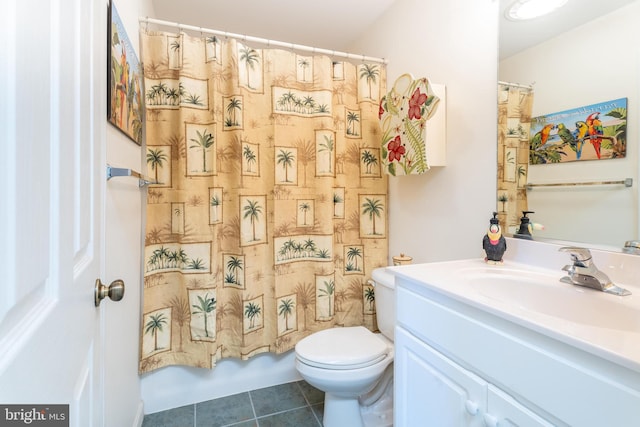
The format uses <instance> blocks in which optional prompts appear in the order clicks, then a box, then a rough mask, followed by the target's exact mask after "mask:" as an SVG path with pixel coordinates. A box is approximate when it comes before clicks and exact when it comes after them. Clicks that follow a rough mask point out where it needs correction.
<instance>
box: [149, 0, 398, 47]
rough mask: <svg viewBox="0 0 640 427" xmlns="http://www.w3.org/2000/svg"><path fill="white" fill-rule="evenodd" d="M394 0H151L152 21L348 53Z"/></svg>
mask: <svg viewBox="0 0 640 427" xmlns="http://www.w3.org/2000/svg"><path fill="white" fill-rule="evenodd" d="M394 1H395V0H314V1H309V0H152V2H153V5H154V9H155V12H156V18H158V19H162V20H166V21H172V22H179V23H182V24H189V25H195V26H197V27H203V28H210V29H213V30H220V31H227V32H230V33H237V34H244V35H249V36H254V37H261V38H265V39H270V40H277V41H281V42H286V43H296V44H302V45H307V46H313V47H318V48H323V49H330V50H346V49H347V48H348V47H349V46H350V45H351V44H352V43H353V41H354V40H357V39H358V38H360V36H361V35H362V34H363V33H364V32H365V30H366V29H367V28H368V27H369V26H370V25H371V24H372V23H373V22H375V21H376V20H377V19H378V18H379V17H380V15H382V13H383V12H384V11H385V10H387V9H388V8H389V6H391V5H392V4H393V2H394Z"/></svg>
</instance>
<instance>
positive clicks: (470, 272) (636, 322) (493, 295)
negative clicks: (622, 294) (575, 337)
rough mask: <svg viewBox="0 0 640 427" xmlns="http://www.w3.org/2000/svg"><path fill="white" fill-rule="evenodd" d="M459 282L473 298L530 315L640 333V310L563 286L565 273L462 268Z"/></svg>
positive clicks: (596, 293)
mask: <svg viewBox="0 0 640 427" xmlns="http://www.w3.org/2000/svg"><path fill="white" fill-rule="evenodd" d="M454 276H456V280H460V281H462V282H467V283H468V284H469V286H472V287H473V290H474V292H473V293H474V294H477V295H478V296H481V297H482V298H485V299H487V300H490V301H495V302H498V303H500V304H508V305H511V306H512V307H513V308H517V309H521V310H526V311H529V312H531V313H537V314H543V315H547V316H552V317H555V318H558V319H562V320H565V321H570V322H574V323H579V324H584V325H589V326H593V327H598V328H607V329H619V330H628V331H635V332H640V308H638V307H633V306H627V305H625V303H624V302H625V301H624V300H623V299H620V298H619V297H615V296H613V295H609V294H604V293H603V292H600V291H597V290H593V289H589V288H584V287H579V286H575V285H570V284H566V283H563V282H560V278H561V277H562V276H563V274H562V272H558V273H552V272H548V273H547V272H540V271H534V270H531V269H527V268H525V267H520V268H513V267H509V266H504V265H499V266H479V267H475V268H462V269H459V270H457V271H456V272H455V273H454Z"/></svg>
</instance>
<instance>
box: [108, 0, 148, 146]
mask: <svg viewBox="0 0 640 427" xmlns="http://www.w3.org/2000/svg"><path fill="white" fill-rule="evenodd" d="M107 28H108V29H109V34H108V42H109V49H108V54H107V73H108V75H107V81H108V89H107V118H108V120H109V123H111V124H113V125H114V126H115V127H117V128H118V129H120V130H121V131H122V132H123V133H124V134H125V135H127V136H128V137H129V138H131V139H132V140H133V141H134V142H135V143H136V144H138V145H142V125H143V119H144V102H143V101H144V100H143V99H142V94H143V93H144V91H143V88H142V78H143V75H142V67H141V66H140V61H138V57H137V56H136V53H135V51H134V49H133V45H132V44H131V41H130V40H129V37H128V36H127V32H126V31H125V29H124V25H122V21H121V20H120V16H119V15H118V11H117V10H116V7H115V5H114V4H113V1H110V2H109V12H108V25H107Z"/></svg>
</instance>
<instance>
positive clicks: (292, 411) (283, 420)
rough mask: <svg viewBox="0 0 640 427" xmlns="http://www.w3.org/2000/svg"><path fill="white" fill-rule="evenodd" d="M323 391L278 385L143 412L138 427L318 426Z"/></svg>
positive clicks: (306, 386)
mask: <svg viewBox="0 0 640 427" xmlns="http://www.w3.org/2000/svg"><path fill="white" fill-rule="evenodd" d="M323 410H324V393H323V392H322V391H320V390H318V389H316V388H314V387H312V386H310V385H309V384H307V383H306V382H305V381H298V382H292V383H287V384H280V385H276V386H273V387H267V388H262V389H259V390H253V391H249V392H246V393H240V394H235V395H233V396H227V397H221V398H220V399H214V400H210V401H208V402H201V403H196V404H194V405H187V406H182V407H180V408H174V409H170V410H168V411H162V412H157V413H155V414H149V415H145V417H144V421H143V423H142V427H223V426H234V427H288V426H292V427H293V426H295V427H322V412H323Z"/></svg>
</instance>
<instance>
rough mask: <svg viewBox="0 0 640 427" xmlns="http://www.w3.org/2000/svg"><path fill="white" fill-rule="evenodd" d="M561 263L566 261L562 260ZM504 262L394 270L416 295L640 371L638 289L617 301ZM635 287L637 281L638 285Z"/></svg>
mask: <svg viewBox="0 0 640 427" xmlns="http://www.w3.org/2000/svg"><path fill="white" fill-rule="evenodd" d="M560 259H561V260H562V259H563V258H560ZM558 264H560V265H559V266H558V268H557V269H551V268H546V267H541V266H540V265H531V264H525V263H519V262H515V261H509V260H506V261H505V262H504V264H501V265H489V264H486V263H485V262H484V260H482V259H479V258H478V259H466V260H457V261H443V262H434V263H427V264H415V265H408V266H400V267H390V270H391V271H393V272H394V274H396V275H397V276H399V277H402V278H405V279H409V282H403V283H408V284H412V286H411V287H412V288H413V289H414V290H415V291H416V292H422V291H421V290H420V289H424V292H428V294H427V297H428V298H431V297H432V296H431V295H433V292H435V293H437V294H441V295H443V296H446V297H449V298H453V299H454V300H457V301H459V302H462V303H464V304H466V305H469V306H471V307H474V308H476V309H479V310H481V311H484V312H486V313H489V314H491V315H494V316H498V317H499V318H502V319H505V320H507V321H509V322H512V323H515V324H518V325H520V326H523V327H526V328H529V329H532V330H534V331H537V332H539V333H542V334H545V335H547V336H549V337H552V338H554V339H556V340H558V341H560V342H564V343H571V344H572V345H575V346H577V347H579V348H582V349H584V350H587V351H590V352H593V353H595V354H598V355H600V356H602V357H608V358H610V359H611V360H616V361H618V362H621V363H629V364H631V365H633V366H640V347H639V346H638V344H637V343H638V342H640V287H638V286H637V285H635V284H630V283H629V282H626V283H621V285H622V284H623V285H624V286H625V287H628V288H629V290H630V291H631V292H632V295H629V296H617V295H612V294H608V293H605V292H601V291H598V290H595V289H591V288H587V287H583V286H576V285H571V284H567V283H564V282H561V281H560V279H561V278H562V277H563V276H565V272H564V271H562V270H561V267H562V261H560V262H558ZM634 281H635V279H634Z"/></svg>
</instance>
